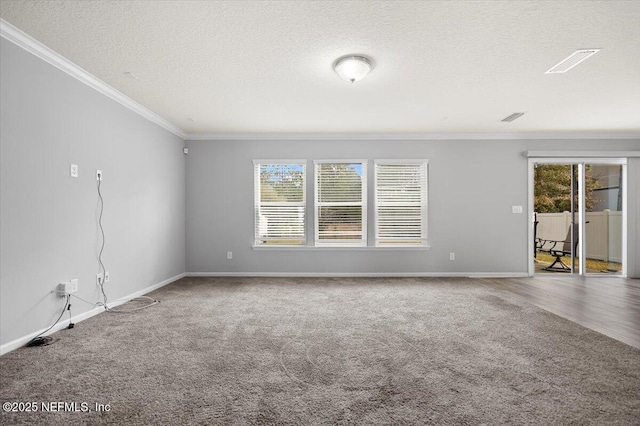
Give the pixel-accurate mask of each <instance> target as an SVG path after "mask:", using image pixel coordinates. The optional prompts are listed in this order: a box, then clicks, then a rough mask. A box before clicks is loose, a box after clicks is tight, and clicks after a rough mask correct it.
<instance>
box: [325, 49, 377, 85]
mask: <svg viewBox="0 0 640 426" xmlns="http://www.w3.org/2000/svg"><path fill="white" fill-rule="evenodd" d="M371 68H373V66H372V65H371V60H369V58H365V57H364V56H360V55H346V56H342V57H341V58H338V59H337V60H336V61H335V62H334V64H333V69H334V70H335V71H336V73H337V74H338V75H339V76H340V78H341V79H343V80H345V81H348V82H350V83H355V82H356V81H358V80H362V79H363V78H365V77H366V75H367V74H369V71H371Z"/></svg>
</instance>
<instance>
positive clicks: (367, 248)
mask: <svg viewBox="0 0 640 426" xmlns="http://www.w3.org/2000/svg"><path fill="white" fill-rule="evenodd" d="M251 248H252V249H253V250H276V251H277V250H302V251H306V250H310V251H314V250H320V251H322V250H339V251H344V250H346V251H360V250H362V251H386V250H391V251H397V250H400V251H424V250H431V246H419V247H398V246H395V247H376V246H361V247H358V246H351V247H328V246H285V245H281V246H279V245H271V246H256V245H252V246H251Z"/></svg>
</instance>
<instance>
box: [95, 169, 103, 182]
mask: <svg viewBox="0 0 640 426" xmlns="http://www.w3.org/2000/svg"><path fill="white" fill-rule="evenodd" d="M96 180H102V170H96Z"/></svg>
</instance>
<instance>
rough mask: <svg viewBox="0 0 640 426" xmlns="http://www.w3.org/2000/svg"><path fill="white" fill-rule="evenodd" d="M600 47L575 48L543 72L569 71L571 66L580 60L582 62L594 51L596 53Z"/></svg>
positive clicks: (593, 53)
mask: <svg viewBox="0 0 640 426" xmlns="http://www.w3.org/2000/svg"><path fill="white" fill-rule="evenodd" d="M599 51H600V49H583V50H576V51H575V52H573V53H572V54H571V55H569V56H568V57H567V58H565V59H563V60H562V61H561V62H560V63H559V64H557V65H556V66H554V67H552V68H551V69H550V70H549V71H547V72H545V74H557V73H563V72H567V71H569V70H570V69H571V68H573V67H575V66H576V65H578V64H579V63H580V62H583V61H585V60H587V59H589V58H590V57H592V56H593V55H595V54H596V53H598V52H599Z"/></svg>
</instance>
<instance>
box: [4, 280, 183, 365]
mask: <svg viewBox="0 0 640 426" xmlns="http://www.w3.org/2000/svg"><path fill="white" fill-rule="evenodd" d="M185 276H186V274H185V273H182V274H178V275H176V276H174V277H171V278H169V279H166V280H164V281H161V282H159V283H156V284H153V285H151V286H149V287H147V288H144V289H142V290H140V291H136V292H135V293H131V294H129V295H127V296H125V297H121V298H120V299H118V300H115V301H113V302H110V303H107V306H109V308H114V307H116V306H120V305H122V304H123V303H126V302H128V301H129V300H131V299H135V298H136V297H140V296H142V295H145V294H147V293H150V292H152V291H153V290H157V289H159V288H160V287H164V286H165V285H167V284H171V283H172V282H174V281H177V280H179V279H180V278H183V277H185ZM101 312H104V308H102V307H96V308H93V309H91V310H89V311H86V312H83V313H81V314H78V315H76V316H74V317H72V318H71V319H66V320H64V321H60V322H58V323H57V324H56V325H55V326H54V327H52V328H51V330H49V331H48V332H47V333H46V334H44V336H47V335H49V334H52V333H55V332H56V331H59V330H62V329H64V328H67V327H68V326H69V323H70V322H72V323H79V322H81V321H84V320H86V319H87V318H91V317H93V316H95V315H98V314H99V313H101ZM46 329H47V328H43V329H42V330H38V331H36V332H34V333H31V334H28V335H26V336H23V337H19V338H17V339H15V340H12V341H10V342H7V343H5V344H3V345H1V346H0V355H4V354H6V353H7V352H11V351H13V350H15V349H18V348H20V347H22V346H24V345H26V344H27V343H29V341H30V340H31V339H33V338H34V337H36V336H38V335H39V334H40V333H42V332H43V331H45V330H46Z"/></svg>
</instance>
